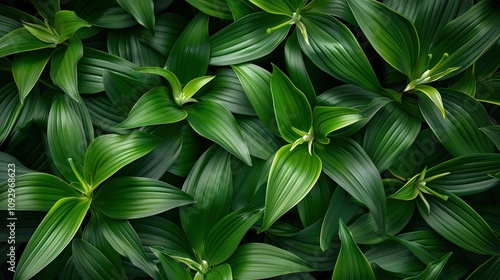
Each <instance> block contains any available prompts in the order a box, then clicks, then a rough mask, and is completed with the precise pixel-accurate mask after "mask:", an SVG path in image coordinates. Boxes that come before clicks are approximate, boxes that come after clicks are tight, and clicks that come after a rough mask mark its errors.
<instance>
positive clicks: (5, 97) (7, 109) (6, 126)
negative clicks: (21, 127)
mask: <svg viewBox="0 0 500 280" xmlns="http://www.w3.org/2000/svg"><path fill="white" fill-rule="evenodd" d="M22 109H23V105H22V104H21V102H20V101H19V94H18V91H17V88H16V85H15V83H14V82H11V83H8V84H6V85H5V86H3V87H1V88H0V118H1V119H2V122H1V123H0V145H1V144H2V143H3V142H4V141H5V139H7V137H8V136H9V134H10V132H11V130H12V129H13V128H14V125H15V124H16V122H17V119H18V118H19V115H20V114H21V110H22Z"/></svg>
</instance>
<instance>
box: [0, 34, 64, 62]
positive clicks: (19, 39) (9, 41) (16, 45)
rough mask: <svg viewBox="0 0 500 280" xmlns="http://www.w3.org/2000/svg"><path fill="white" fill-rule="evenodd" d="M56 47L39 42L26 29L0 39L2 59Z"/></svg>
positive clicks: (0, 55)
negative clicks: (16, 54)
mask: <svg viewBox="0 0 500 280" xmlns="http://www.w3.org/2000/svg"><path fill="white" fill-rule="evenodd" d="M55 47H56V44H47V43H44V42H42V41H40V40H38V39H37V38H36V37H35V36H33V35H32V34H31V33H30V32H28V30H26V28H18V29H15V30H13V31H11V32H9V33H7V34H6V35H4V36H2V37H1V38H0V57H4V56H8V55H11V54H15V53H22V52H27V51H34V50H40V49H46V48H55Z"/></svg>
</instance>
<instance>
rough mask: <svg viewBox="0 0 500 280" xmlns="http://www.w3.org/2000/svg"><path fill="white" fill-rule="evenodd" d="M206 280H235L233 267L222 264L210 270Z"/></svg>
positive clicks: (205, 277)
mask: <svg viewBox="0 0 500 280" xmlns="http://www.w3.org/2000/svg"><path fill="white" fill-rule="evenodd" d="M204 279H206V280H233V272H232V271H231V266H230V265H228V264H227V263H225V264H221V265H219V266H217V267H215V268H212V269H210V270H209V271H208V272H207V273H206V274H205V275H204Z"/></svg>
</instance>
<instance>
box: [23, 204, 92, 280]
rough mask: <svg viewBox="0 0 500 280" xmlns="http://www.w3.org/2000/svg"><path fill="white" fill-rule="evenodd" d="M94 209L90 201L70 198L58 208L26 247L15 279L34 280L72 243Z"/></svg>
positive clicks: (52, 210)
mask: <svg viewBox="0 0 500 280" xmlns="http://www.w3.org/2000/svg"><path fill="white" fill-rule="evenodd" d="M89 207H90V199H88V198H76V197H67V198H62V199H60V200H59V201H57V202H56V204H54V206H53V207H52V208H51V209H50V211H49V213H47V216H45V218H44V219H43V221H42V223H41V224H40V225H39V226H38V227H37V229H36V231H35V233H34V234H33V236H32V237H31V239H30V241H29V242H28V244H27V245H26V248H25V249H24V252H23V254H22V256H21V258H20V259H19V263H18V265H17V268H16V274H14V279H16V280H17V279H30V278H31V277H33V276H35V274H37V273H38V272H39V271H40V270H42V269H43V268H44V267H45V266H47V265H48V264H49V263H50V262H51V261H53V260H54V259H55V258H56V257H57V256H58V255H59V254H60V253H61V252H62V251H63V250H64V248H65V247H66V246H67V245H68V244H69V243H70V242H71V239H73V236H75V234H76V232H77V230H78V228H79V227H80V225H81V223H82V221H83V218H84V217H85V215H86V214H87V210H88V209H89Z"/></svg>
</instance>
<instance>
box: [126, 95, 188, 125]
mask: <svg viewBox="0 0 500 280" xmlns="http://www.w3.org/2000/svg"><path fill="white" fill-rule="evenodd" d="M186 117H187V112H186V111H184V110H183V109H181V108H179V106H177V104H175V102H173V101H172V99H171V97H170V94H169V92H168V90H167V88H166V87H164V86H158V87H155V88H153V89H151V90H149V91H148V92H146V93H145V94H144V95H143V96H142V97H141V98H140V99H139V100H138V101H137V103H136V104H135V105H134V107H133V108H132V110H131V111H130V113H129V115H128V117H127V118H126V119H125V120H124V121H123V122H122V123H120V124H119V125H117V127H118V128H134V127H140V126H149V125H157V124H168V123H176V122H180V121H182V120H183V119H185V118H186Z"/></svg>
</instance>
